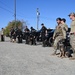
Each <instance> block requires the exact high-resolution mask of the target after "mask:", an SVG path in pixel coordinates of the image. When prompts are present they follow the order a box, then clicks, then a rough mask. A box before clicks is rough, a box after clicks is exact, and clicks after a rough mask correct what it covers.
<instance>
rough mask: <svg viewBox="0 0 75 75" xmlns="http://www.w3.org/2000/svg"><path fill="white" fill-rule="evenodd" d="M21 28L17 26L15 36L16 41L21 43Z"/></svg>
mask: <svg viewBox="0 0 75 75" xmlns="http://www.w3.org/2000/svg"><path fill="white" fill-rule="evenodd" d="M22 36H23V34H22V30H21V29H20V28H18V30H17V38H18V43H22Z"/></svg>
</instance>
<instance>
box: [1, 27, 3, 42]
mask: <svg viewBox="0 0 75 75" xmlns="http://www.w3.org/2000/svg"><path fill="white" fill-rule="evenodd" d="M1 41H4V28H2V30H1Z"/></svg>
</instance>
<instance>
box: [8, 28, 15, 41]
mask: <svg viewBox="0 0 75 75" xmlns="http://www.w3.org/2000/svg"><path fill="white" fill-rule="evenodd" d="M14 31H15V30H14V28H13V27H11V29H10V33H9V35H10V42H13V34H14Z"/></svg>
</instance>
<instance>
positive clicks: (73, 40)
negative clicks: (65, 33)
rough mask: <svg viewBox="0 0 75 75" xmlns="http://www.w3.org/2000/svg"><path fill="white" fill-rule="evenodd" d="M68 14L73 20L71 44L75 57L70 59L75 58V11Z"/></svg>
mask: <svg viewBox="0 0 75 75" xmlns="http://www.w3.org/2000/svg"><path fill="white" fill-rule="evenodd" d="M68 16H69V17H70V19H71V20H72V22H71V31H70V44H71V46H72V50H73V57H72V58H70V59H75V13H74V12H73V13H70V14H69V15H68Z"/></svg>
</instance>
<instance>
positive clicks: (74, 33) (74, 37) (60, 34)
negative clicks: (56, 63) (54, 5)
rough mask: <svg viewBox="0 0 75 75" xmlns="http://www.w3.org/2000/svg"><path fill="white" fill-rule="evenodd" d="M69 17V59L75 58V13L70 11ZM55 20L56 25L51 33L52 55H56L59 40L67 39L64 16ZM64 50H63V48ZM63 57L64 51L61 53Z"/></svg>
mask: <svg viewBox="0 0 75 75" xmlns="http://www.w3.org/2000/svg"><path fill="white" fill-rule="evenodd" d="M68 16H69V17H70V19H71V20H72V22H71V30H70V33H69V35H70V45H71V48H72V51H73V55H72V56H71V57H70V59H75V13H70V14H69V15H68ZM56 22H57V26H56V28H55V32H54V34H53V39H54V45H53V47H54V49H55V51H54V53H53V55H57V50H58V43H59V41H60V40H62V39H64V40H65V39H67V38H66V36H67V34H66V32H67V31H68V26H67V24H66V19H65V18H62V19H61V18H57V19H56ZM64 52H65V50H64ZM63 56H64V57H65V53H64V55H63Z"/></svg>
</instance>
